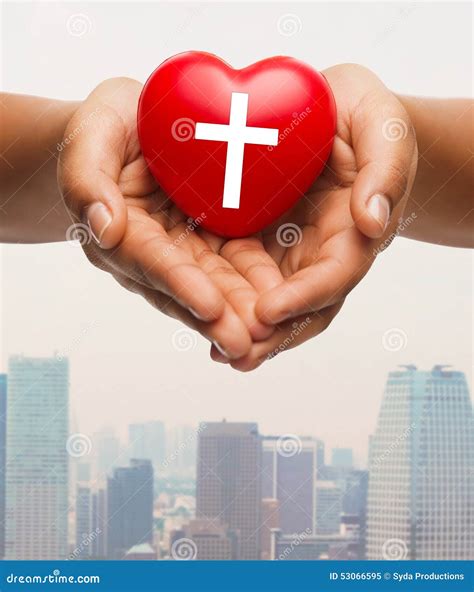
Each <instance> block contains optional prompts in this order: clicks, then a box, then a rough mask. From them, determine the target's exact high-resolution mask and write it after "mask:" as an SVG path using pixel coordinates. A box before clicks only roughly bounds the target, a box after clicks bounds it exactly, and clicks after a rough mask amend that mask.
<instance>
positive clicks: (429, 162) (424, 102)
mask: <svg viewBox="0 0 474 592" xmlns="http://www.w3.org/2000/svg"><path fill="white" fill-rule="evenodd" d="M400 100H401V101H402V103H403V105H404V106H405V108H406V109H407V111H408V113H409V115H410V118H411V120H412V122H413V125H414V127H415V131H416V137H417V143H418V152H419V160H418V169H417V174H416V178H415V183H414V186H413V190H412V192H411V195H410V197H409V200H408V204H407V206H406V210H405V211H406V213H407V215H409V214H411V213H412V212H415V213H416V218H415V219H414V220H413V221H411V223H410V224H407V225H404V226H405V227H404V229H403V232H402V234H403V235H404V236H406V237H408V238H413V239H416V240H421V241H426V242H431V243H436V244H443V245H450V246H456V247H474V204H473V186H474V167H473V163H474V161H473V138H474V126H473V112H474V110H473V101H472V100H470V99H425V98H421V99H420V98H412V97H400Z"/></svg>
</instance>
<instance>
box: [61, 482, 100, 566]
mask: <svg viewBox="0 0 474 592" xmlns="http://www.w3.org/2000/svg"><path fill="white" fill-rule="evenodd" d="M106 533H107V516H106V507H105V491H104V489H97V490H93V489H92V488H90V487H87V486H82V485H79V486H78V487H77V491H76V547H75V549H74V550H73V552H72V554H71V555H70V556H69V558H70V559H105V557H106V553H107V551H106Z"/></svg>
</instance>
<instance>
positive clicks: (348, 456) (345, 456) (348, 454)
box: [331, 448, 354, 469]
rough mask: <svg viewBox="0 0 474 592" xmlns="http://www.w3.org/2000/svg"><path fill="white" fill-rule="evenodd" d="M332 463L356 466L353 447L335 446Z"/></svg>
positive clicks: (334, 465)
mask: <svg viewBox="0 0 474 592" xmlns="http://www.w3.org/2000/svg"><path fill="white" fill-rule="evenodd" d="M331 464H332V466H333V467H344V468H349V469H351V468H352V467H353V466H354V459H353V453H352V448H333V449H332V455H331Z"/></svg>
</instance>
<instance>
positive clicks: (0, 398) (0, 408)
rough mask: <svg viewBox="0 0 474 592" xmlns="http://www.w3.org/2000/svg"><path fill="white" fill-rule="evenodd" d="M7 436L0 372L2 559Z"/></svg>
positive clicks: (3, 382) (3, 381) (2, 552)
mask: <svg viewBox="0 0 474 592" xmlns="http://www.w3.org/2000/svg"><path fill="white" fill-rule="evenodd" d="M6 438H7V375H6V374H0V559H3V557H4V555H5V469H6Z"/></svg>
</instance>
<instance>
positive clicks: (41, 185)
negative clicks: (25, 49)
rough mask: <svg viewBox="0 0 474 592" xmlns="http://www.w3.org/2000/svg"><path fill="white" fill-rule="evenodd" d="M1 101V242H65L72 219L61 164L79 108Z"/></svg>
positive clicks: (11, 98) (20, 98)
mask: <svg viewBox="0 0 474 592" xmlns="http://www.w3.org/2000/svg"><path fill="white" fill-rule="evenodd" d="M0 99H1V101H2V107H1V109H0V128H1V131H2V133H1V137H0V155H1V157H0V242H16V243H32V242H54V241H61V240H65V237H66V230H67V228H68V227H69V226H70V225H71V219H70V215H69V214H68V213H67V211H66V209H65V207H64V204H63V200H62V197H61V195H60V192H59V189H58V184H57V164H58V160H57V159H58V156H59V152H60V150H61V147H62V144H61V143H62V142H63V137H64V130H65V128H66V125H67V123H68V121H69V120H70V118H71V116H72V114H73V113H74V111H75V109H76V108H77V105H78V104H77V103H73V102H66V101H56V100H52V99H43V98H39V97H29V96H24V95H12V94H7V93H4V94H2V95H1V96H0Z"/></svg>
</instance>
